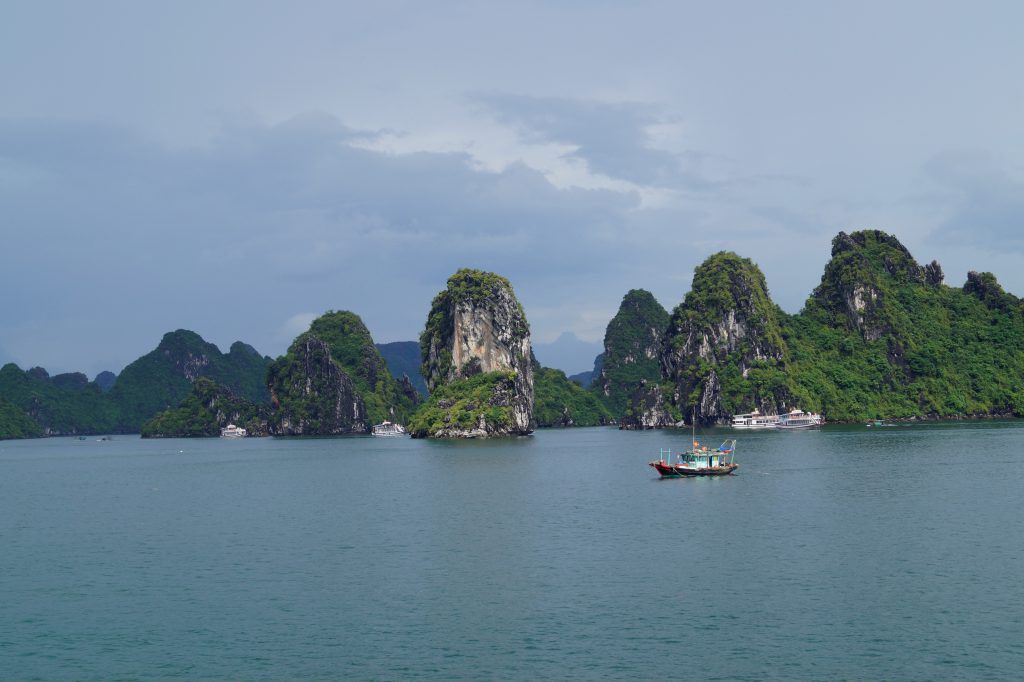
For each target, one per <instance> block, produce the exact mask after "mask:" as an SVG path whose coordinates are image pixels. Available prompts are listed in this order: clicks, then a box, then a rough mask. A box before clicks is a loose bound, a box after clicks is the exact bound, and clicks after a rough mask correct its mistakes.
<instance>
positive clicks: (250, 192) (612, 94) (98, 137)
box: [0, 0, 1024, 377]
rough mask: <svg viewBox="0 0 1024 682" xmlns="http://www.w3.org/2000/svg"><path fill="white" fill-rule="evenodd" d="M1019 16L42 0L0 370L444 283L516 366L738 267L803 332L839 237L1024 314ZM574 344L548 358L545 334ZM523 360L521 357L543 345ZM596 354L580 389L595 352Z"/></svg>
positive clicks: (3, 180)
mask: <svg viewBox="0 0 1024 682" xmlns="http://www.w3.org/2000/svg"><path fill="white" fill-rule="evenodd" d="M1022 25H1024V4H1021V3H1016V2H984V1H983V2H974V3H968V2H935V1H928V2H916V1H911V0H906V1H901V2H872V1H864V0H859V1H857V2H843V1H836V2H824V3H823V2H789V1H786V0H780V1H779V2H773V3H766V2H753V1H751V2H733V1H728V0H726V1H723V2H715V3H707V2H700V3H698V2H678V1H676V2H643V1H640V2H629V3H626V2H603V1H600V0H590V1H586V2H584V1H581V0H565V1H561V2H559V1H557V0H552V1H549V2H532V1H529V0H526V1H519V2H514V3H513V2H506V3H492V2H468V1H467V2H449V1H444V0H438V1H437V2H430V3H423V2H390V1H384V2H376V3H365V2H358V3H356V2H338V1H330V2H314V1H309V2H259V1H254V0H249V1H244V2H243V1H217V0H207V1H204V2H176V3H166V2H150V1H146V0H140V1H131V2H128V1H126V2H107V1H103V0H94V1H93V2H88V3H84V2H77V1H75V2H60V1H47V0H42V1H31V2H30V1H18V0H13V1H11V2H7V3H4V6H3V9H2V11H0V93H2V94H0V292H2V293H0V362H5V361H14V362H17V363H18V364H19V365H20V366H22V367H23V368H28V367H32V366H37V365H38V366H43V367H45V368H47V369H48V370H49V371H50V372H51V374H55V373H58V372H65V371H82V372H85V373H87V374H88V375H89V376H90V377H92V376H94V375H95V374H96V373H97V372H99V371H101V370H112V371H114V372H119V371H120V370H121V369H122V368H123V367H124V366H125V365H126V364H128V363H129V362H131V361H132V360H134V359H135V358H137V357H139V356H141V355H143V354H145V353H147V352H149V351H150V350H152V349H153V348H155V347H156V345H157V344H158V343H159V341H160V338H161V336H162V335H163V334H164V333H166V332H168V331H172V330H174V329H179V328H185V329H191V330H193V331H195V332H197V333H199V334H200V335H202V336H203V337H204V338H205V339H207V340H208V341H211V342H213V343H216V344H217V345H218V346H219V347H220V348H221V349H222V350H223V351H225V352H226V351H227V348H228V346H229V345H230V344H231V343H232V342H234V341H236V340H242V341H244V342H246V343H249V344H251V345H252V346H254V347H255V348H256V349H257V350H258V351H260V352H261V353H263V354H265V355H270V356H277V355H280V354H282V353H283V352H284V351H285V350H286V349H287V347H288V345H289V343H290V341H291V340H292V339H293V338H294V337H295V336H296V335H297V334H298V333H300V332H302V331H304V330H305V329H306V328H307V326H308V324H309V322H310V320H312V319H313V318H314V317H315V316H317V315H319V314H321V313H323V312H325V311H327V310H351V311H353V312H355V313H357V314H358V315H360V316H361V317H362V319H363V321H364V322H365V323H366V325H367V326H368V328H369V329H370V331H371V333H372V334H373V337H374V339H375V340H376V341H377V342H379V343H383V342H390V341H404V340H415V339H416V338H418V335H419V332H420V331H421V330H422V328H423V326H424V323H425V321H426V316H427V312H428V310H429V307H430V302H431V299H432V298H433V297H434V296H435V295H436V294H437V293H438V292H439V291H441V290H442V289H443V288H444V286H445V282H446V280H447V278H448V277H449V276H450V275H451V274H452V273H454V272H455V271H456V270H457V269H459V268H462V267H472V268H481V269H484V270H489V271H493V272H497V273H499V274H501V275H504V276H505V277H507V278H508V279H509V280H510V281H511V283H512V285H513V287H514V289H515V291H516V294H517V296H518V297H519V299H520V301H521V302H522V304H523V307H524V309H525V311H526V315H527V318H528V320H529V322H530V325H531V331H532V336H533V341H534V343H535V345H537V346H538V347H541V346H543V345H544V344H550V343H552V342H554V341H555V340H556V339H558V338H559V337H561V336H562V335H563V334H567V333H568V334H570V335H573V336H574V337H575V338H576V339H579V340H582V341H584V342H587V343H591V344H597V343H599V342H600V341H601V339H602V338H603V335H604V330H605V327H606V326H607V324H608V321H609V320H610V319H611V317H612V316H613V315H614V314H615V312H616V310H617V309H618V306H619V303H620V302H621V300H622V297H623V296H624V295H625V294H626V292H628V291H629V290H630V289H634V288H643V289H647V290H649V291H651V292H652V293H653V294H654V295H655V297H656V298H657V299H658V300H659V301H660V302H661V304H662V305H664V306H665V307H666V308H667V309H669V310H671V309H672V308H673V307H675V306H676V305H678V304H679V303H680V302H681V301H682V300H683V298H684V297H685V295H686V292H687V291H688V290H689V288H690V283H691V280H692V276H693V270H694V268H695V267H696V266H697V265H699V264H700V263H701V262H702V261H703V260H704V259H706V258H707V257H708V256H710V255H711V254H713V253H715V252H717V251H722V250H729V251H734V252H736V253H738V254H739V255H741V256H744V257H748V258H750V259H752V260H753V261H754V262H755V263H757V264H758V265H759V266H760V268H761V269H762V271H763V272H764V273H765V277H766V280H767V283H768V287H769V290H770V293H771V295H772V298H773V300H774V301H775V302H776V303H778V304H779V305H780V306H781V307H782V308H783V309H784V310H786V311H787V312H791V313H795V312H798V311H799V310H800V309H801V307H802V306H803V304H804V302H805V301H806V299H807V297H808V295H809V294H810V293H811V291H812V290H813V289H814V287H815V286H816V285H817V284H818V282H819V281H820V278H821V273H822V270H823V268H824V266H825V264H826V262H827V261H828V259H829V256H830V248H831V241H832V238H833V237H834V236H835V235H836V234H837V233H838V232H839V231H847V232H850V231H853V230H858V229H866V228H873V229H882V230H885V231H887V232H890V233H892V234H894V235H896V236H897V237H898V238H899V239H900V240H901V241H902V242H903V243H904V244H905V245H906V246H907V247H908V248H909V249H910V251H911V253H913V254H914V256H915V257H916V258H917V260H918V261H919V262H921V263H926V262H930V261H931V260H933V259H936V260H938V261H939V263H940V264H941V265H942V267H943V269H944V271H945V273H946V283H947V284H950V285H953V286H961V285H962V284H963V282H964V280H965V279H966V273H967V272H968V271H969V270H979V271H990V272H992V273H994V274H995V275H996V277H997V278H998V279H999V281H1000V283H1001V284H1002V285H1003V286H1004V288H1006V289H1007V290H1008V291H1010V292H1011V293H1014V294H1016V295H1018V296H1020V295H1024V268H1022V267H1021V264H1022V263H1024V229H1022V228H1024V134H1022V128H1021V123H1020V122H1021V121H1024V79H1021V77H1020V74H1021V71H1022V67H1024V41H1021V40H1020V39H1019V37H1020V27H1021V26H1022ZM567 338H571V337H567ZM542 360H543V358H542ZM592 360H593V358H592V357H587V358H585V360H584V361H583V363H582V367H580V368H576V367H573V368H565V367H563V369H569V370H570V371H580V369H582V368H586V367H587V366H589V364H590V363H591V362H592Z"/></svg>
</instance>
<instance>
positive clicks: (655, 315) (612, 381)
mask: <svg viewBox="0 0 1024 682" xmlns="http://www.w3.org/2000/svg"><path fill="white" fill-rule="evenodd" d="M668 322H669V316H668V312H667V311H666V310H665V308H663V307H662V305H661V304H660V303H658V301H657V300H656V299H655V298H654V296H653V295H652V294H651V293H650V292H648V291H644V290H643V289H633V290H631V291H629V292H628V293H627V294H626V295H625V296H624V297H623V299H622V303H621V304H620V305H619V310H618V312H617V313H616V314H615V317H613V318H612V319H611V322H609V323H608V328H607V330H606V331H605V335H604V354H603V357H602V364H601V368H600V373H599V374H598V375H597V377H596V379H595V380H594V384H593V387H592V388H593V390H594V391H596V392H597V393H598V395H599V396H601V399H602V400H603V401H604V403H605V404H606V405H607V406H608V409H609V410H610V411H611V413H612V414H613V415H615V418H616V419H620V420H623V422H622V423H623V424H626V423H630V419H629V418H627V417H626V412H627V407H628V406H630V405H633V404H634V403H633V400H632V399H633V397H634V392H635V391H636V390H637V388H638V387H639V386H640V383H641V382H643V381H646V382H650V383H651V384H653V385H657V384H658V383H659V382H660V381H661V378H662V375H661V366H660V357H661V347H662V343H663V341H664V336H665V329H666V328H667V327H668Z"/></svg>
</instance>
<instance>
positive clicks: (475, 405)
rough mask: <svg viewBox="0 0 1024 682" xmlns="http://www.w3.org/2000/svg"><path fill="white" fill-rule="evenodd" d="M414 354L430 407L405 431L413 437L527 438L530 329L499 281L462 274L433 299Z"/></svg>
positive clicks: (530, 423) (503, 282)
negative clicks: (418, 356)
mask: <svg viewBox="0 0 1024 682" xmlns="http://www.w3.org/2000/svg"><path fill="white" fill-rule="evenodd" d="M420 352H421V356H422V358H423V367H422V374H423V376H424V377H425V378H426V380H427V386H428V388H429V389H430V399H429V400H428V402H427V404H426V405H424V406H423V407H422V408H421V409H420V410H419V411H418V412H417V414H416V416H415V418H414V419H413V420H411V421H410V423H409V431H410V433H412V434H413V436H416V437H435V438H474V437H486V436H507V435H525V434H528V433H530V432H531V431H533V428H534V419H533V403H534V383H533V366H532V363H531V351H530V327H529V324H527V321H526V315H525V314H524V313H523V309H522V306H521V305H520V304H519V301H518V300H517V299H516V296H515V293H514V292H513V291H512V285H511V284H509V282H508V280H507V279H505V278H504V277H500V276H498V275H495V274H493V273H489V272H482V271H480V270H469V269H463V270H459V271H458V272H456V273H455V274H454V275H452V276H451V277H450V278H449V279H448V286H447V288H446V289H445V290H444V291H442V292H440V293H439V294H438V295H437V296H436V297H434V301H433V304H432V305H431V309H430V314H429V315H428V317H427V325H426V328H425V329H424V331H423V333H422V334H421V335H420Z"/></svg>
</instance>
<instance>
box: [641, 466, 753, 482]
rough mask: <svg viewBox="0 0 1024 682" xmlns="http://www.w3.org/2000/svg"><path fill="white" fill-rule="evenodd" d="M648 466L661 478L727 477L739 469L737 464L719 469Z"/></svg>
mask: <svg viewBox="0 0 1024 682" xmlns="http://www.w3.org/2000/svg"><path fill="white" fill-rule="evenodd" d="M650 465H651V466H652V467H654V469H655V470H656V471H657V472H658V473H659V474H661V477H662V478H684V477H691V476H727V475H728V474H731V473H732V472H734V471H736V469H737V468H739V466H740V465H739V464H725V465H723V466H720V467H703V468H695V467H685V466H682V465H680V464H668V463H666V462H651V463H650Z"/></svg>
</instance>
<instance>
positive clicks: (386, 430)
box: [373, 421, 406, 436]
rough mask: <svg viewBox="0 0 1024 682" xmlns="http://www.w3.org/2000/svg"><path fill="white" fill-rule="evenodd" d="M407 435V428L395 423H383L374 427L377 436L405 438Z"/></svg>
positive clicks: (374, 433)
mask: <svg viewBox="0 0 1024 682" xmlns="http://www.w3.org/2000/svg"><path fill="white" fill-rule="evenodd" d="M405 433H406V432H405V427H404V426H402V425H401V424H395V423H394V422H389V421H383V422H381V423H380V424H375V425H374V426H373V435H375V436H404V435H405Z"/></svg>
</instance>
